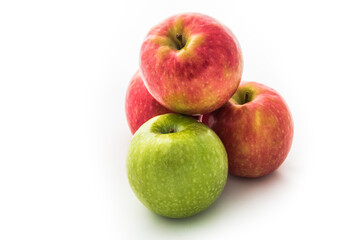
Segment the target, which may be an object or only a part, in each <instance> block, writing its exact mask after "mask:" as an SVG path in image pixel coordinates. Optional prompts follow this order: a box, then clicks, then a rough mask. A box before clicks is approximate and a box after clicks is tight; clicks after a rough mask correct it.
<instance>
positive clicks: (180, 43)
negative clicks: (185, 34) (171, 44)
mask: <svg viewBox="0 0 360 240" xmlns="http://www.w3.org/2000/svg"><path fill="white" fill-rule="evenodd" d="M176 39H177V40H178V41H179V50H180V49H182V48H183V47H184V43H183V39H182V34H181V33H177V34H176Z"/></svg>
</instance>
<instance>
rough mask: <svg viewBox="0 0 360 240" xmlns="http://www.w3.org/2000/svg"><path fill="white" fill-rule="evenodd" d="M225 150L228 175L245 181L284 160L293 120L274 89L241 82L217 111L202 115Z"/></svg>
mask: <svg viewBox="0 0 360 240" xmlns="http://www.w3.org/2000/svg"><path fill="white" fill-rule="evenodd" d="M202 121H203V123H205V124H206V125H208V126H209V127H210V128H211V129H213V130H214V131H215V132H216V133H217V134H218V136H219V137H220V139H221V140H222V142H223V143H224V146H225V148H226V151H227V154H228V160H229V172H230V173H231V174H232V175H235V176H240V177H248V178H256V177H261V176H265V175H267V174H269V173H271V172H273V171H275V170H276V169H277V168H278V167H279V166H280V165H281V164H282V163H283V162H284V160H285V159H286V157H287V155H288V153H289V151H290V148H291V144H292V140H293V135H294V126H293V120H292V117H291V114H290V111H289V108H288V106H287V104H286V103H285V101H284V99H283V98H282V97H281V96H280V95H279V93H277V92H276V91H275V90H274V89H271V88H269V87H267V86H265V85H263V84H260V83H256V82H242V83H241V84H240V86H239V88H238V89H237V91H236V93H235V94H234V95H233V96H232V98H231V99H230V100H229V101H228V102H227V103H226V104H225V105H224V106H223V107H221V108H220V109H218V110H216V111H214V112H212V113H209V114H205V115H204V116H203V119H202Z"/></svg>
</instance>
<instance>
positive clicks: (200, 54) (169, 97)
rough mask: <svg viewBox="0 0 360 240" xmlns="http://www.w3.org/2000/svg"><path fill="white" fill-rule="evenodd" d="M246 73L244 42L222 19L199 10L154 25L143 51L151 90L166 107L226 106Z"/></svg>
mask: <svg viewBox="0 0 360 240" xmlns="http://www.w3.org/2000/svg"><path fill="white" fill-rule="evenodd" d="M242 71H243V58H242V53H241V49H240V45H239V43H238V41H237V39H236V38H235V36H234V35H233V34H232V32H231V31H230V30H229V29H228V28H227V27H225V26H224V25H223V24H221V23H219V22H218V21H217V20H215V19H213V18H211V17H209V16H206V15H203V14H199V13H184V14H179V15H175V16H172V17H170V18H168V19H166V20H164V21H163V22H161V23H159V24H158V25H156V26H155V27H153V28H152V29H151V30H150V32H149V33H148V34H147V36H146V38H145V40H144V42H143V44H142V46H141V51H140V72H141V75H142V77H143V79H144V82H145V85H146V87H147V89H148V90H149V92H150V94H151V95H152V96H153V97H154V98H155V99H156V100H157V101H158V102H160V103H161V105H163V106H165V107H166V108H168V109H170V110H172V111H174V112H178V113H183V114H188V115H193V114H204V113H209V112H211V111H214V110H215V109H217V108H219V107H221V106H222V105H223V104H225V103H226V102H227V101H228V100H229V99H230V97H231V96H232V95H233V94H234V92H235V91H236V89H237V87H238V86H239V83H240V80H241V75H242Z"/></svg>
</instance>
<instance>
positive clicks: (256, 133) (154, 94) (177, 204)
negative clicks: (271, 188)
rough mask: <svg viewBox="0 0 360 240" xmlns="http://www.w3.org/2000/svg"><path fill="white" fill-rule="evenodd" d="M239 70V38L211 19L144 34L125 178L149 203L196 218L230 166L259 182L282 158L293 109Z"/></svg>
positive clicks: (172, 23)
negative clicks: (245, 78) (243, 75)
mask: <svg viewBox="0 0 360 240" xmlns="http://www.w3.org/2000/svg"><path fill="white" fill-rule="evenodd" d="M242 71H243V58H242V53H241V49H240V45H239V43H238V41H237V39H236V37H235V36H234V35H233V34H232V32H231V31H230V30H229V29H228V28H227V27H226V26H224V25H222V24H221V23H219V22H218V21H217V20H215V19H213V18H211V17H209V16H206V15H202V14H198V13H186V14H179V15H175V16H172V17H170V18H168V19H166V20H165V21H163V22H161V23H159V24H158V25H156V26H155V27H153V28H152V29H151V30H150V32H149V33H148V34H147V36H146V38H145V40H144V42H143V44H142V46H141V51H140V68H139V71H137V72H136V73H135V75H134V76H133V78H132V80H131V81H130V85H129V87H128V89H127V93H126V101H125V111H126V117H127V121H128V125H129V127H130V130H131V133H132V134H134V136H133V139H132V140H131V142H130V146H129V150H128V154H127V174H128V179H129V183H130V186H131V188H132V190H133V191H134V193H135V195H136V196H137V197H138V199H139V200H140V201H141V202H142V203H143V204H144V205H145V206H146V207H147V208H149V209H150V210H152V211H154V212H155V213H157V214H159V215H162V216H166V217H171V218H184V217H189V216H192V215H195V214H197V213H199V212H201V211H203V210H205V209H206V208H208V207H209V206H210V205H211V204H212V203H213V202H214V201H215V200H216V199H217V198H218V197H219V196H220V194H221V192H222V190H223V188H224V187H225V184H226V180H227V175H228V172H229V173H230V174H232V175H235V176H239V177H247V178H258V177H262V176H265V175H267V174H269V173H271V172H273V171H275V170H276V169H277V168H278V167H279V166H280V165H281V164H282V163H283V162H284V160H285V158H286V157H287V155H288V153H289V151H290V147H291V144H292V139H293V131H294V130H293V121H292V118H291V114H290V111H289V109H288V107H287V105H286V103H285V101H284V99H283V98H282V97H281V96H280V95H279V94H278V93H277V92H276V91H275V90H273V89H272V88H269V87H267V86H265V85H263V84H260V83H256V82H241V75H242ZM240 82H241V83H240Z"/></svg>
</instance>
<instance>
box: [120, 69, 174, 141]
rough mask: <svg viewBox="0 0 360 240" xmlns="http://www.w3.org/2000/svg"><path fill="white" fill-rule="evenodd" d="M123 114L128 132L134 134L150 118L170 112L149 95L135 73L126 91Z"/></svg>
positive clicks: (138, 74) (139, 77)
mask: <svg viewBox="0 0 360 240" xmlns="http://www.w3.org/2000/svg"><path fill="white" fill-rule="evenodd" d="M125 112H126V119H127V122H128V125H129V128H130V131H131V133H132V134H134V133H135V132H136V131H137V130H138V128H139V127H140V126H141V125H142V124H144V123H145V122H146V121H147V120H149V119H150V118H153V117H155V116H158V115H161V114H165V113H171V112H172V111H170V110H168V109H167V108H165V107H163V106H162V105H160V104H159V103H158V102H157V101H156V100H155V99H154V98H153V97H152V96H151V95H150V93H149V92H148V90H147V89H146V87H145V85H144V82H143V80H142V79H141V76H140V73H139V71H137V72H136V73H135V74H134V76H133V77H132V79H131V81H130V84H129V86H128V89H127V91H126V98H125Z"/></svg>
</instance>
